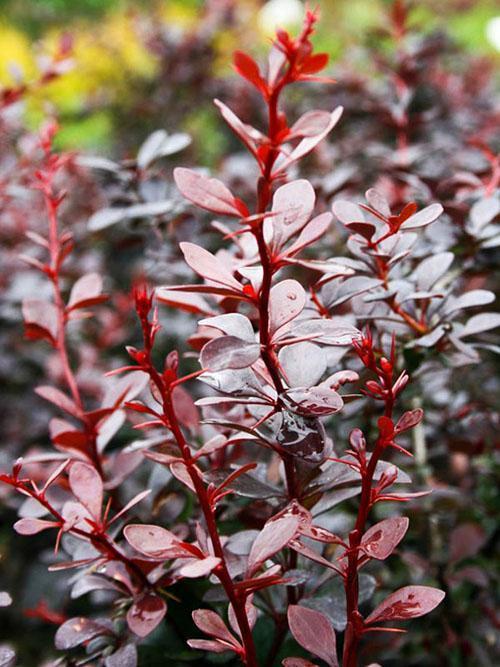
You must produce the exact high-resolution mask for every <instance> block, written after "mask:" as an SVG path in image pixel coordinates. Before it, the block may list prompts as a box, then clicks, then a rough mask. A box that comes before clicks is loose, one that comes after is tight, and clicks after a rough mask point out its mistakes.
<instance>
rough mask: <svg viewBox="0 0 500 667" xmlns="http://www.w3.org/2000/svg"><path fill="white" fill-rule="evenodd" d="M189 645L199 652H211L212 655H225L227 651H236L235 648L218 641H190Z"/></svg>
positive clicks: (188, 641)
mask: <svg viewBox="0 0 500 667" xmlns="http://www.w3.org/2000/svg"><path fill="white" fill-rule="evenodd" d="M187 643H188V645H189V646H190V647H191V648H194V649H197V650H198V651H211V652H212V653H225V652H226V651H234V650H235V649H234V647H233V646H229V645H228V644H223V643H222V642H219V641H217V640H216V639H188V640H187Z"/></svg>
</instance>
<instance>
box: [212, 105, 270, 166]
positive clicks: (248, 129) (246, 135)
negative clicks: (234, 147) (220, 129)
mask: <svg viewBox="0 0 500 667" xmlns="http://www.w3.org/2000/svg"><path fill="white" fill-rule="evenodd" d="M214 104H215V105H216V106H217V107H218V109H219V111H220V113H221V116H222V117H223V118H224V120H225V121H226V123H227V124H228V125H229V127H230V128H231V129H232V130H233V132H234V133H235V134H236V136H238V137H239V138H240V139H241V141H242V142H243V143H244V144H245V146H247V147H248V148H249V150H250V151H251V152H252V153H254V154H255V153H256V151H257V147H258V145H259V144H260V143H261V142H262V141H263V140H264V136H263V135H262V134H261V133H260V132H259V131H258V130H256V129H255V128H254V127H252V126H251V125H247V124H246V123H243V122H242V121H241V120H240V119H239V118H238V116H237V115H236V114H235V113H234V111H232V110H231V109H230V108H229V107H227V106H226V105H225V104H224V103H223V102H221V101H220V100H217V99H215V100H214Z"/></svg>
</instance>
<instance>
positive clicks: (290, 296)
mask: <svg viewBox="0 0 500 667" xmlns="http://www.w3.org/2000/svg"><path fill="white" fill-rule="evenodd" d="M305 305H306V293H305V291H304V288H303V287H302V285H301V284H300V283H299V282H297V281H296V280H292V279H287V280H282V281H281V282H280V283H278V284H277V285H275V286H274V287H273V288H272V289H271V292H270V295H269V328H270V331H271V333H276V331H277V330H278V329H280V328H281V327H282V326H284V325H285V324H287V323H288V322H290V321H291V320H293V319H295V318H296V317H297V315H300V313H301V312H302V310H303V309H304V306H305Z"/></svg>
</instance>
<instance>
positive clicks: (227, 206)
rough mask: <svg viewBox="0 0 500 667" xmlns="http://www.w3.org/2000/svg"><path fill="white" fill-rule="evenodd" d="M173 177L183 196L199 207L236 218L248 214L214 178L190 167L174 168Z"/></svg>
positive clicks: (238, 201)
mask: <svg viewBox="0 0 500 667" xmlns="http://www.w3.org/2000/svg"><path fill="white" fill-rule="evenodd" d="M174 179H175V183H176V185H177V187H178V188H179V190H180V191H181V193H182V194H183V195H184V197H186V199H189V201H191V202H193V204H196V206H199V207H200V208H204V209H206V210H207V211H211V212H212V213H218V214H219V215H232V216H236V217H238V218H240V217H243V218H245V217H246V216H247V215H248V214H249V212H248V209H247V207H246V206H245V204H244V203H243V202H242V201H241V200H240V199H237V198H236V197H235V196H234V195H233V194H232V192H231V191H230V190H229V189H228V188H227V187H226V186H225V185H224V183H222V181H219V180H218V179H216V178H208V177H207V176H203V175H202V174H199V173H197V172H196V171H193V170H192V169H185V168H184V167H177V168H176V169H174Z"/></svg>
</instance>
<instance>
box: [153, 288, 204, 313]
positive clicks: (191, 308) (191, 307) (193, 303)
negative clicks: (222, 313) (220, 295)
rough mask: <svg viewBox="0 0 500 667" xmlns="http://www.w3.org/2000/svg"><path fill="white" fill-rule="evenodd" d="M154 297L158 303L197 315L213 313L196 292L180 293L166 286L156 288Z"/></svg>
mask: <svg viewBox="0 0 500 667" xmlns="http://www.w3.org/2000/svg"><path fill="white" fill-rule="evenodd" d="M156 298H157V300H158V301H159V302H160V303H164V304H166V305H167V306H172V307H173V308H177V309H178V310H184V311H185V312H187V313H195V314H197V315H213V312H214V311H213V310H212V308H211V307H210V306H209V305H208V303H207V301H205V299H204V298H203V297H202V296H199V295H198V294H182V293H178V292H176V291H175V290H171V289H168V288H166V287H158V288H157V289H156Z"/></svg>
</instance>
